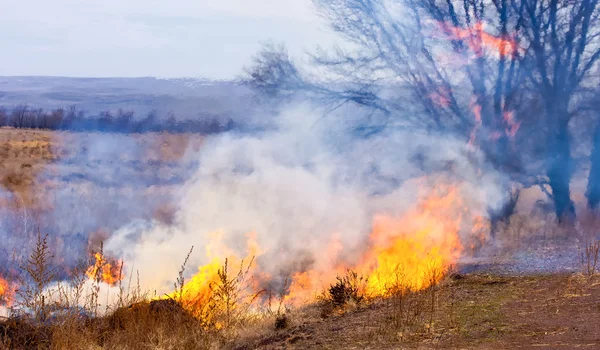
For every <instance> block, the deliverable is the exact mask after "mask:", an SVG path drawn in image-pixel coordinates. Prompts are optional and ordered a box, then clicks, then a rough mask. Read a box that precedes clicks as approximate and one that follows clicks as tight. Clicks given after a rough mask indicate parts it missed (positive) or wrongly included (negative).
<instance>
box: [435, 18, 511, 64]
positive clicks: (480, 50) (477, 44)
mask: <svg viewBox="0 0 600 350" xmlns="http://www.w3.org/2000/svg"><path fill="white" fill-rule="evenodd" d="M440 27H441V29H442V32H443V33H444V34H445V35H447V36H448V37H449V38H450V39H452V40H460V41H464V42H466V43H467V45H468V46H469V48H470V49H471V50H472V51H473V53H474V54H475V56H476V57H481V56H483V55H484V49H485V48H487V49H492V50H493V52H497V53H498V55H499V56H500V57H505V56H507V55H512V56H515V55H517V53H518V52H519V50H520V47H519V45H518V44H517V41H516V40H515V39H514V38H511V37H509V36H495V35H492V34H490V33H488V32H486V31H485V28H484V27H485V25H484V23H483V22H477V23H476V24H475V25H474V26H473V27H472V28H460V27H456V26H453V25H451V24H449V23H444V22H442V23H440Z"/></svg>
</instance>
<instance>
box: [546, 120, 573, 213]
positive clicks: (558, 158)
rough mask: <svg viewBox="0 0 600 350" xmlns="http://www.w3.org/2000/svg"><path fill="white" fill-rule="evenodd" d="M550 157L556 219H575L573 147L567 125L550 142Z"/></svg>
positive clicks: (550, 175) (548, 171)
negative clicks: (572, 197) (572, 194)
mask: <svg viewBox="0 0 600 350" xmlns="http://www.w3.org/2000/svg"><path fill="white" fill-rule="evenodd" d="M550 142H551V144H550V150H551V153H550V157H549V160H548V162H549V164H548V169H547V175H548V180H549V185H550V188H551V189H552V196H553V197H554V207H555V211H556V218H557V219H558V221H559V222H563V221H565V220H572V219H574V218H575V206H574V204H573V201H571V190H570V188H569V185H570V184H571V176H572V164H571V147H570V143H569V130H568V126H567V125H566V124H563V125H561V126H560V127H559V128H558V130H557V131H556V133H555V137H554V139H553V140H551V141H550Z"/></svg>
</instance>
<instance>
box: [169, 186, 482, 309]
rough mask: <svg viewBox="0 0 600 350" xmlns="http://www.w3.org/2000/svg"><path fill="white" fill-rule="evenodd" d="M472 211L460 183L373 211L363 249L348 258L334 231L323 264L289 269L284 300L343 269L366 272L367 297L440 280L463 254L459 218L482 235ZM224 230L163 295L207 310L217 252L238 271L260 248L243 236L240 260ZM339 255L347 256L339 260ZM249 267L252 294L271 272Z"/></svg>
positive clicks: (296, 298) (300, 297) (315, 290)
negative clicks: (178, 285) (410, 203)
mask: <svg viewBox="0 0 600 350" xmlns="http://www.w3.org/2000/svg"><path fill="white" fill-rule="evenodd" d="M471 214H472V213H470V212H469V208H468V207H467V206H466V205H465V203H463V200H462V198H461V195H460V188H459V187H457V186H449V185H448V186H446V185H438V186H437V187H436V188H435V189H434V190H433V191H431V192H429V193H424V194H422V195H421V199H420V200H419V201H418V203H417V205H416V206H415V207H414V208H413V209H411V210H409V211H408V212H406V213H405V214H404V215H401V216H397V217H396V216H392V215H388V214H385V215H384V214H381V215H376V216H375V217H374V219H373V229H372V231H371V233H370V236H369V239H368V242H367V245H366V247H365V249H364V252H363V253H362V254H359V256H358V257H357V258H355V259H354V262H349V261H347V260H348V258H347V255H348V254H347V253H348V252H344V246H343V245H342V243H341V242H340V239H339V236H337V235H333V236H332V239H331V240H330V242H329V245H328V246H327V247H324V249H323V254H324V258H323V257H320V258H321V260H320V261H321V262H324V263H321V264H320V265H319V266H316V267H314V268H313V269H308V270H303V271H296V272H292V273H291V275H290V277H291V281H290V284H289V288H287V293H286V295H285V297H284V303H285V304H286V305H295V306H297V305H300V304H302V303H304V302H307V301H311V300H314V298H315V296H317V295H318V294H320V293H321V292H322V291H323V290H325V289H326V288H327V287H328V286H329V285H330V284H331V283H333V282H335V278H336V276H338V275H341V274H343V273H345V271H346V270H347V269H351V270H353V271H355V272H357V273H358V274H360V275H361V276H364V277H366V281H367V283H366V292H367V294H368V295H370V296H385V295H387V293H389V292H390V291H391V290H393V288H397V287H398V286H399V285H401V286H402V288H407V289H411V290H420V289H423V288H427V287H429V286H430V285H432V284H435V283H437V282H439V280H440V279H441V278H442V277H443V276H444V274H445V273H446V272H447V271H448V269H449V268H450V267H451V266H452V265H454V264H455V263H456V262H457V261H458V259H459V257H460V256H461V253H462V252H463V245H462V242H461V238H460V237H461V236H460V232H461V231H462V226H463V219H465V218H467V217H468V218H469V221H468V223H469V224H470V225H471V227H472V229H473V233H475V234H476V235H477V237H476V238H475V240H476V241H479V240H481V239H484V238H485V237H484V235H483V234H481V232H483V231H482V230H483V229H484V226H485V225H484V224H483V223H484V221H485V220H484V219H483V218H482V217H479V216H473V215H471ZM476 232H479V233H478V234H477V233H476ZM222 235H223V234H222V233H215V234H213V235H212V236H211V241H210V242H209V244H208V246H207V256H208V257H209V258H210V259H211V261H210V263H208V264H206V265H204V266H201V267H200V268H199V270H198V273H196V275H194V276H193V277H192V278H191V280H189V281H188V282H187V283H186V284H185V285H184V286H183V288H182V290H181V291H177V292H174V293H172V294H171V295H169V296H167V297H172V298H176V297H181V298H183V299H184V305H188V306H189V307H191V308H192V311H195V310H193V309H194V308H201V309H203V310H205V309H204V308H206V307H208V306H207V305H208V303H209V301H210V300H211V297H212V296H211V293H213V289H212V288H213V287H214V286H215V284H217V283H222V281H219V279H220V278H222V274H223V270H222V269H223V263H224V262H225V260H224V259H222V258H220V257H226V258H227V263H228V265H229V270H230V271H234V273H236V272H237V271H239V269H240V268H243V267H244V263H243V262H244V261H245V262H246V264H247V263H248V262H249V261H250V259H251V258H252V257H258V256H260V255H261V254H262V253H263V251H262V250H261V248H260V246H259V244H258V242H257V240H256V235H255V234H253V233H252V234H249V235H247V252H248V254H247V257H246V258H245V259H244V260H241V259H239V258H237V257H236V255H235V254H234V253H233V252H232V251H231V250H229V249H228V248H227V247H226V246H224V245H223V244H222ZM471 235H472V234H471ZM466 243H469V242H466ZM470 243H471V246H473V243H472V242H470ZM342 253H346V255H343V254H342ZM216 254H218V255H220V257H218V256H216ZM342 256H344V257H346V258H345V259H342V258H341V257H342ZM246 266H247V265H246ZM249 271H250V275H251V276H252V278H255V279H254V282H251V283H249V284H248V285H247V287H248V288H249V289H250V292H249V294H250V295H253V297H252V298H254V297H255V296H256V295H258V294H260V292H261V288H264V286H265V285H266V283H265V282H267V283H268V282H269V280H270V278H271V277H270V276H269V274H267V273H265V272H263V271H260V269H259V268H258V267H257V266H255V265H253V266H252V270H249ZM256 281H258V283H255V282H256ZM178 292H181V294H179V293H178ZM196 311H197V309H196Z"/></svg>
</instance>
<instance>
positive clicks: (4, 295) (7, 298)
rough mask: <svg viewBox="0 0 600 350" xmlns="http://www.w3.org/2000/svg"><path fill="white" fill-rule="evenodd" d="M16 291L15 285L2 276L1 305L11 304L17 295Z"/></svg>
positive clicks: (0, 283) (0, 278)
mask: <svg viewBox="0 0 600 350" xmlns="http://www.w3.org/2000/svg"><path fill="white" fill-rule="evenodd" d="M15 292H16V288H15V286H14V285H13V284H11V283H10V282H8V281H7V280H6V279H4V278H2V277H0V305H8V306H10V305H11V304H12V301H13V299H14V297H15Z"/></svg>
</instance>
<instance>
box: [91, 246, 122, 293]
mask: <svg viewBox="0 0 600 350" xmlns="http://www.w3.org/2000/svg"><path fill="white" fill-rule="evenodd" d="M94 260H95V262H94V264H93V265H91V266H90V267H88V269H87V271H86V275H87V276H88V277H89V278H90V279H91V280H97V281H100V282H104V283H106V284H109V285H115V284H117V283H118V282H119V281H120V280H122V279H123V275H122V269H123V261H122V260H118V261H113V262H110V261H109V260H108V259H106V258H105V257H104V255H103V254H102V253H100V252H98V253H95V254H94Z"/></svg>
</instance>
